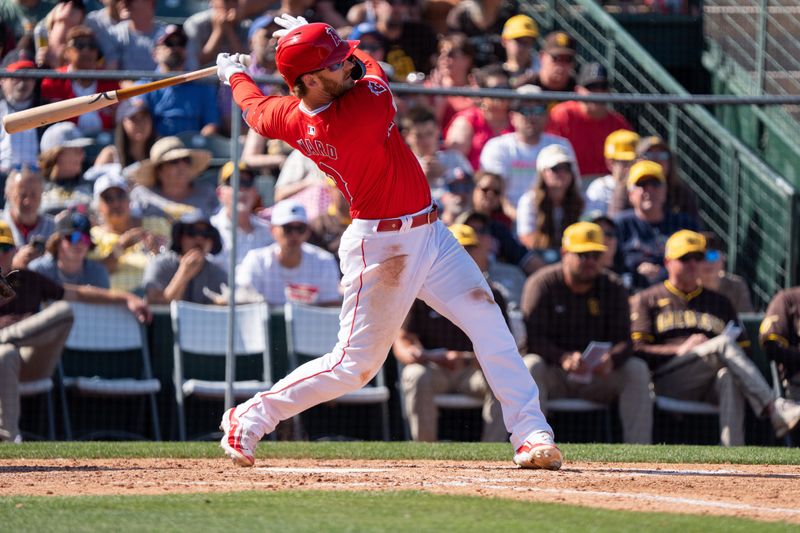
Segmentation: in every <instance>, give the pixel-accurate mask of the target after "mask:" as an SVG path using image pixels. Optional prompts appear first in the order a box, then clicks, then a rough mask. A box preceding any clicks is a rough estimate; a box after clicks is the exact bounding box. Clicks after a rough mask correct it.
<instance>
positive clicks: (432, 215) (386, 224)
mask: <svg viewBox="0 0 800 533" xmlns="http://www.w3.org/2000/svg"><path fill="white" fill-rule="evenodd" d="M438 219H439V212H438V210H437V208H436V206H433V209H431V210H430V211H428V212H427V213H422V214H421V215H417V216H415V217H411V227H412V228H416V227H417V226H422V225H423V224H431V223H432V222H436V220H438ZM402 227H403V219H402V218H386V219H384V220H381V221H380V222H378V228H377V230H376V231H399V230H400V228H402Z"/></svg>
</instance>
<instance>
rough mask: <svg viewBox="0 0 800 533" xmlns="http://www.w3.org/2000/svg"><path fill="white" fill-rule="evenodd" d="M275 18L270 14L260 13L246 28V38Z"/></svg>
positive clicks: (250, 37) (248, 38) (251, 36)
mask: <svg viewBox="0 0 800 533" xmlns="http://www.w3.org/2000/svg"><path fill="white" fill-rule="evenodd" d="M274 19H275V17H273V16H272V15H261V16H260V17H258V18H257V19H253V22H251V23H250V28H248V30H247V40H248V41H249V40H250V39H252V38H253V35H255V33H256V32H257V31H258V30H260V29H261V28H266V27H267V26H269V25H270V24H272V21H273V20H274Z"/></svg>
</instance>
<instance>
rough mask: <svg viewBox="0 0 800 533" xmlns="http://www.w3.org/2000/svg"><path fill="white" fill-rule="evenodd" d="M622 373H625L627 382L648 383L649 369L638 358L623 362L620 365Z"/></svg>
mask: <svg viewBox="0 0 800 533" xmlns="http://www.w3.org/2000/svg"><path fill="white" fill-rule="evenodd" d="M622 371H623V372H624V373H625V378H626V380H627V381H633V382H637V383H649V382H650V368H649V367H648V366H647V363H645V362H644V361H642V360H641V359H639V358H638V357H631V358H629V359H628V360H627V361H625V364H623V365H622Z"/></svg>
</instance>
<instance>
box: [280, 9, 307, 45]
mask: <svg viewBox="0 0 800 533" xmlns="http://www.w3.org/2000/svg"><path fill="white" fill-rule="evenodd" d="M273 22H274V23H275V24H277V25H278V26H282V27H283V28H285V29H283V30H276V31H275V32H273V34H272V36H273V37H275V38H276V39H280V38H281V37H283V36H284V35H286V34H287V33H289V32H290V31H292V30H293V29H295V28H296V27H298V26H304V25H306V24H308V21H307V20H306V19H304V18H303V17H293V16H291V15H288V14H286V13H284V14H282V15H281V16H280V17H277V18H275V19H274V20H273Z"/></svg>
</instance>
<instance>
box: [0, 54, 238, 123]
mask: <svg viewBox="0 0 800 533" xmlns="http://www.w3.org/2000/svg"><path fill="white" fill-rule="evenodd" d="M248 59H249V58H248ZM216 73H217V67H216V66H213V67H208V68H204V69H200V70H195V71H193V72H187V73H185V74H180V75H178V76H172V77H171V78H164V79H163V80H156V81H151V82H150V83H145V84H142V85H133V86H131V87H126V88H125V89H118V90H116V91H106V92H102V93H95V94H90V95H88V96H77V97H75V98H70V99H69V100H62V101H60V102H53V103H52V104H45V105H40V106H36V107H32V108H30V109H25V110H23V111H17V112H16V113H10V114H8V115H6V116H5V117H3V126H4V127H5V129H6V132H8V133H17V132H20V131H25V130H30V129H33V128H38V127H40V126H45V125H47V124H53V123H55V122H61V121H62V120H67V119H69V118H72V117H77V116H78V115H82V114H84V113H89V112H90V111H97V110H98V109H103V108H104V107H108V106H111V105H114V104H117V103H119V102H121V101H123V100H127V99H128V98H133V97H134V96H139V95H142V94H145V93H149V92H152V91H157V90H158V89H163V88H165V87H172V86H173V85H178V84H180V83H186V82H188V81H193V80H199V79H200V78H205V77H206V76H211V75H212V74H216Z"/></svg>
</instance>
